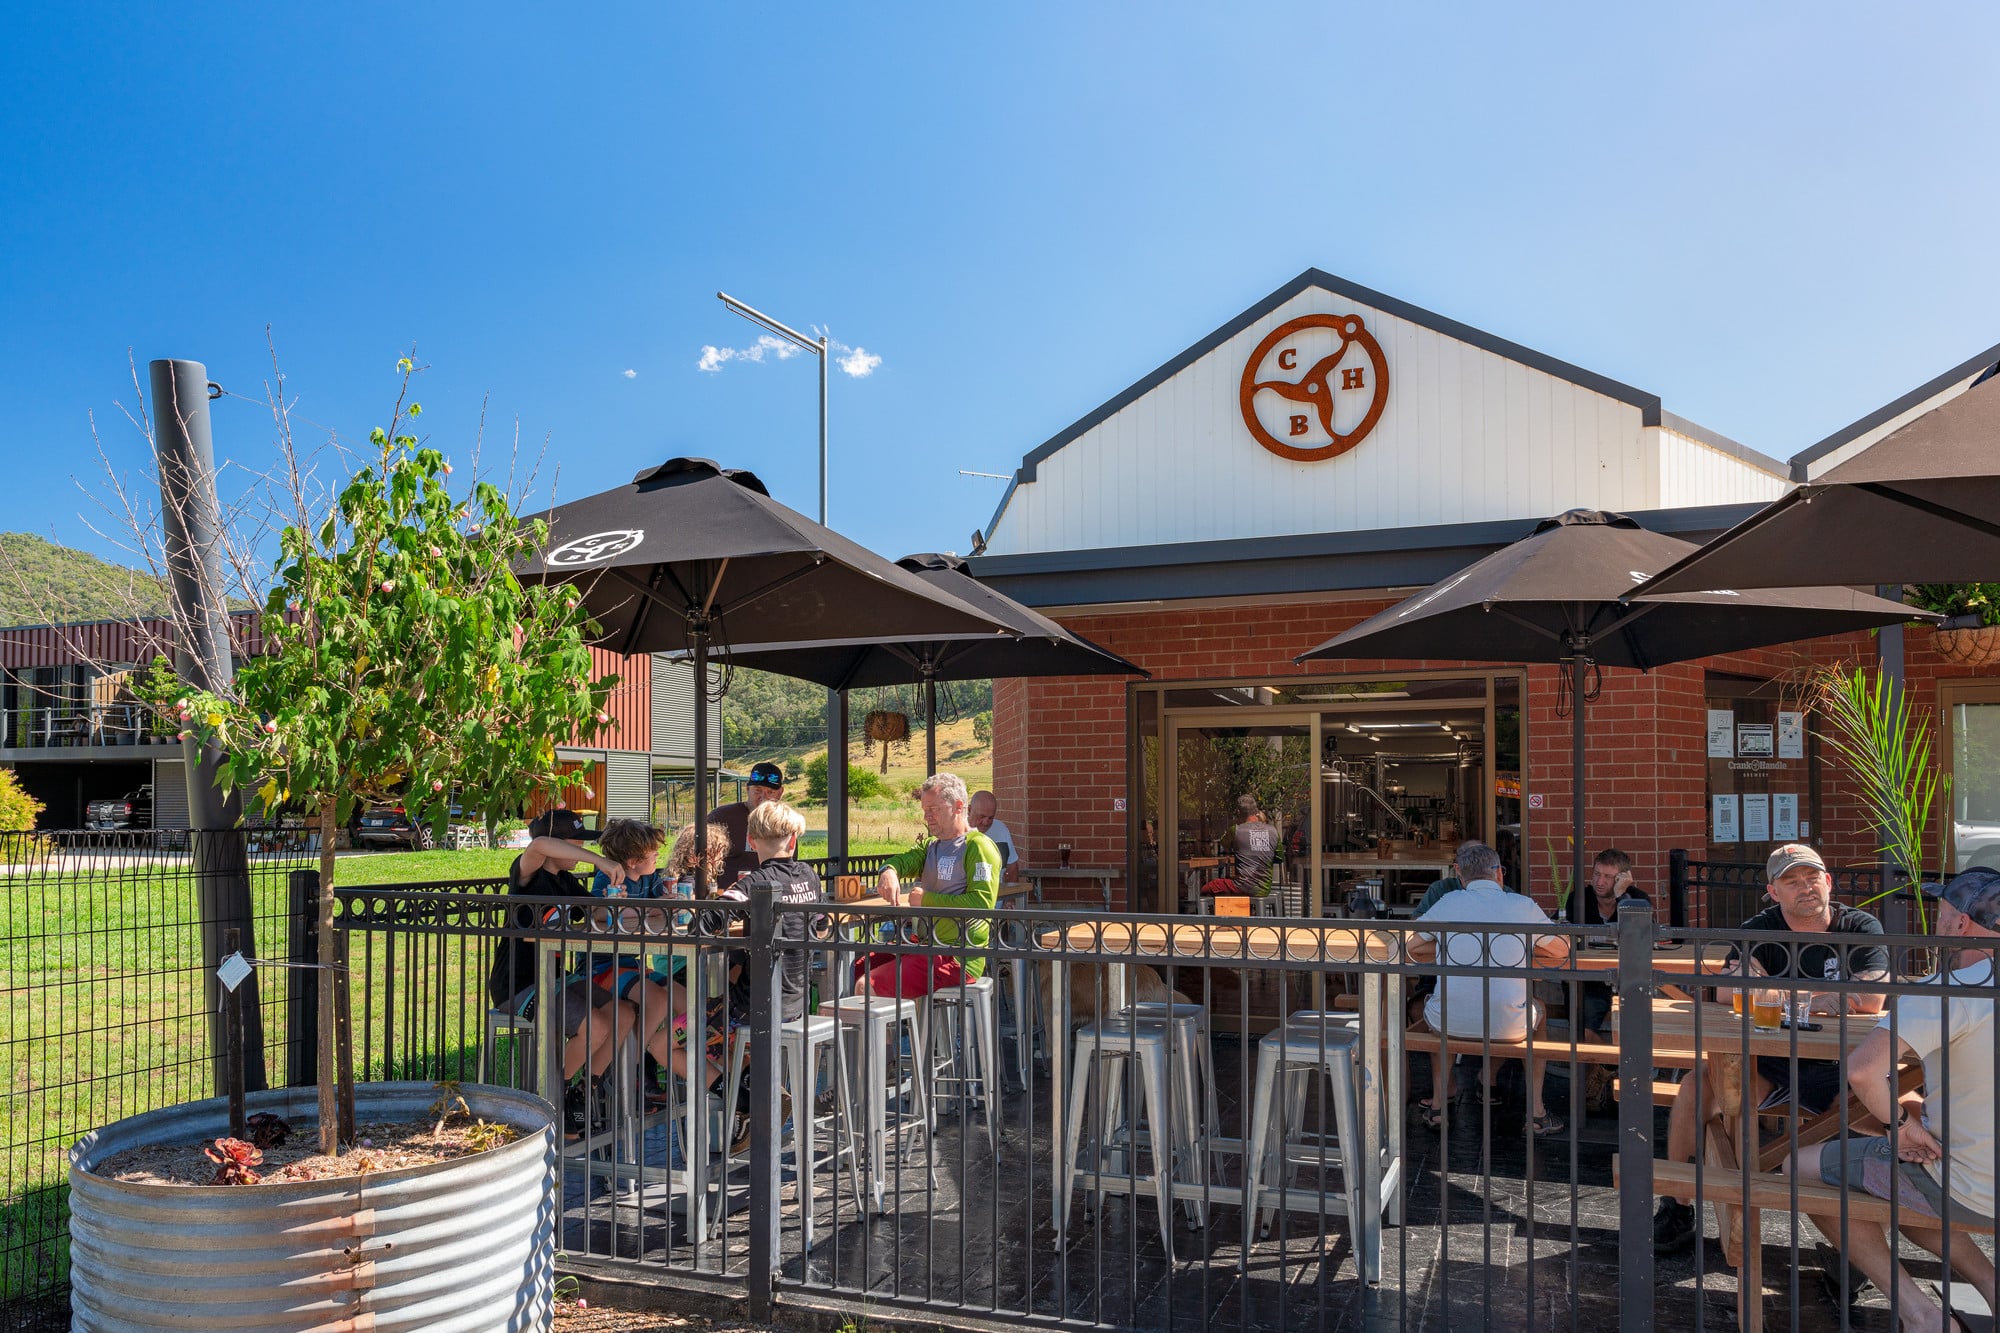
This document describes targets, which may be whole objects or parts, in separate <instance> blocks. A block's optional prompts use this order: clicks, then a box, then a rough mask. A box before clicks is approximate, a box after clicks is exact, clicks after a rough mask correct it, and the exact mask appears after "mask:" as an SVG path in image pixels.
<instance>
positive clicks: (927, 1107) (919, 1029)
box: [833, 995, 937, 1213]
mask: <svg viewBox="0 0 2000 1333" xmlns="http://www.w3.org/2000/svg"><path fill="white" fill-rule="evenodd" d="M924 1008H925V1006H923V1005H921V1004H919V1003H918V1002H917V1001H915V1000H904V999H898V998H897V997H895V996H893V995H844V996H842V997H841V998H840V999H838V1000H835V1001H834V1003H833V1016H834V1019H835V1020H836V1021H837V1022H838V1023H839V1024H840V1025H841V1027H842V1028H843V1029H844V1030H846V1031H847V1032H849V1033H852V1034H853V1035H854V1036H855V1038H856V1040H857V1043H858V1046H859V1054H858V1058H859V1061H860V1064H861V1087H860V1090H859V1091H860V1102H861V1111H862V1116H863V1119H864V1120H865V1121H866V1122H867V1131H866V1132H867V1142H868V1192H869V1195H870V1196H871V1197H872V1198H873V1199H874V1201H875V1211H876V1212H878V1213H879V1212H881V1211H882V1199H883V1188H884V1182H885V1180H886V1178H887V1175H888V1155H887V1151H886V1148H887V1138H888V1121H889V1115H888V1099H889V1097H892V1096H893V1097H898V1098H900V1097H902V1096H903V1095H905V1093H907V1094H908V1095H909V1097H910V1099H911V1101H912V1103H913V1105H914V1110H915V1114H916V1123H917V1124H918V1125H920V1126H921V1127H922V1128H923V1131H924V1156H925V1159H926V1161H927V1162H928V1161H929V1158H930V1156H931V1153H930V1141H931V1133H932V1130H933V1124H932V1120H931V1104H930V1089H929V1088H928V1087H926V1086H925V1084H926V1082H927V1080H926V1078H925V1077H924V1074H925V1070H924V1066H925V1064H926V1062H927V1057H926V1056H925V1055H924V1052H925V1051H927V1050H928V1049H929V1048H928V1046H926V1044H925V1042H926V1038H927V1037H928V1035H929V1034H928V1029H927V1024H926V1021H925V1015H924ZM905 1036H906V1037H907V1038H908V1040H909V1043H910V1057H911V1058H910V1072H909V1074H908V1076H907V1077H902V1076H900V1071H899V1077H898V1078H897V1080H896V1082H895V1085H894V1086H893V1087H891V1086H890V1083H889V1050H890V1047H891V1046H892V1045H895V1044H897V1043H899V1042H900V1041H901V1040H902V1038H904V1037H905ZM929 1170H930V1173H931V1178H932V1179H933V1180H934V1179H935V1178H936V1172H937V1168H936V1165H935V1164H934V1163H932V1164H931V1165H930V1167H929Z"/></svg>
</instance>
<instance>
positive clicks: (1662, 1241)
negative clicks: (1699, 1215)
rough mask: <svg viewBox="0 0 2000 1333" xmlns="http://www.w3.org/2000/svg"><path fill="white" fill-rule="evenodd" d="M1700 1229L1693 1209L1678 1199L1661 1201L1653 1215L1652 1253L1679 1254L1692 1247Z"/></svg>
mask: <svg viewBox="0 0 2000 1333" xmlns="http://www.w3.org/2000/svg"><path fill="white" fill-rule="evenodd" d="M1699 1230H1700V1228H1699V1227H1698V1226H1697V1224H1696V1221H1695V1215H1694V1209H1693V1208H1692V1207H1690V1206H1689V1205H1687V1204H1684V1203H1682V1202H1681V1201H1680V1200H1678V1199H1661V1200H1660V1207H1659V1211H1657V1212H1655V1213H1654V1214H1653V1253H1655V1254H1679V1253H1680V1252H1681V1251H1683V1250H1687V1249H1691V1248H1693V1246H1694V1238H1695V1236H1696V1234H1697V1233H1698V1232H1699Z"/></svg>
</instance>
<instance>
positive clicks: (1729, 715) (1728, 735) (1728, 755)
mask: <svg viewBox="0 0 2000 1333" xmlns="http://www.w3.org/2000/svg"><path fill="white" fill-rule="evenodd" d="M1708 757H1709V758H1710V759H1734V758H1735V757H1736V713H1735V711H1734V710H1732V709H1728V708H1711V709H1709V710H1708Z"/></svg>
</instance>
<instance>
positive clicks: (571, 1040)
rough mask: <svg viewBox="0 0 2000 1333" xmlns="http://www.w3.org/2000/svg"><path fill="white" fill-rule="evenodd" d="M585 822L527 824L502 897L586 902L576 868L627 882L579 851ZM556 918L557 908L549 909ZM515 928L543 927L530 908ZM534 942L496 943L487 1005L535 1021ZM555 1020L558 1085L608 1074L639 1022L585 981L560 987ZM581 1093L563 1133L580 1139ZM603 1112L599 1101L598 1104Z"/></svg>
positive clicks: (516, 914) (569, 813) (563, 817)
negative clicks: (582, 1075)
mask: <svg viewBox="0 0 2000 1333" xmlns="http://www.w3.org/2000/svg"><path fill="white" fill-rule="evenodd" d="M586 833H587V830H586V829H585V827H584V823H583V819H582V818H581V817H580V816H579V815H577V813H576V812H575V811H573V810H566V809H561V808H558V809H555V810H548V811H544V812H543V813H542V814H539V815H536V816H535V818H534V819H533V820H532V821H530V822H529V824H528V834H529V842H528V845H527V847H525V848H524V849H522V851H521V854H520V855H519V856H516V857H515V858H514V861H513V864H511V865H509V866H508V867H507V892H508V894H509V895H510V896H511V895H519V896H521V897H525V898H588V897H589V896H590V889H589V887H588V886H587V885H586V884H585V883H584V881H583V880H582V879H580V878H579V877H578V876H577V874H576V867H577V866H578V865H589V866H591V867H593V868H594V869H596V870H597V871H599V872H600V873H602V874H603V875H605V876H606V877H607V879H608V880H609V881H610V882H611V883H613V884H620V883H623V882H624V879H625V868H624V867H623V866H622V865H620V864H619V863H618V862H617V861H616V860H614V859H613V858H611V857H608V856H604V855H601V854H599V853H597V852H593V851H591V850H590V849H589V848H587V847H585V846H583V845H582V841H581V840H582V839H583V838H584V837H585V836H586ZM549 911H550V913H555V914H559V913H560V912H561V911H562V909H561V908H551V909H549ZM512 919H513V923H514V925H515V926H516V927H518V928H521V929H532V928H533V927H535V926H536V925H538V924H540V923H541V921H542V920H543V919H544V916H543V914H542V913H541V912H538V911H537V910H536V909H534V908H532V907H529V906H527V905H522V906H520V907H517V908H516V909H514V911H513V913H512ZM535 957H536V950H535V942H534V941H533V940H531V939H523V938H514V939H503V940H499V941H496V947H495V949H494V951H493V966H492V968H491V970H490V971H489V972H488V974H487V978H486V994H487V998H488V999H490V1000H491V1001H492V1002H493V1007H494V1008H496V1009H504V1010H506V1011H508V1012H509V1013H512V1014H514V1015H516V1016H517V1017H523V1018H528V1017H533V1016H534V1014H535V1009H536V983H537V978H536V976H535ZM556 1013H557V1014H558V1015H559V1019H558V1021H559V1022H560V1023H561V1025H562V1030H563V1037H564V1045H563V1058H562V1072H563V1078H564V1079H565V1080H568V1079H569V1078H571V1077H573V1076H574V1075H575V1074H576V1072H577V1071H578V1070H579V1069H583V1068H586V1067H587V1068H588V1069H589V1071H590V1075H591V1077H592V1078H597V1077H599V1076H601V1075H602V1074H603V1073H604V1072H605V1071H606V1070H607V1069H609V1068H610V1067H611V1060H612V1057H613V1056H614V1055H615V1054H616V1053H617V1050H618V1044H619V1043H620V1042H622V1041H624V1040H625V1037H626V1036H627V1034H629V1033H630V1032H631V1031H632V1030H633V1028H634V1027H635V1026H636V1024H637V1022H638V1018H639V1015H638V1011H637V1010H636V1009H634V1008H633V1007H632V1006H631V1005H629V1004H626V1003H624V1002H623V1001H621V1000H619V999H618V997H617V996H615V995H613V994H612V993H611V992H610V991H609V990H606V989H605V988H603V987H600V986H595V985H592V984H591V980H590V978H589V977H587V976H584V977H576V976H571V977H567V978H565V979H564V982H563V989H562V993H561V994H560V995H558V996H557V997H556ZM580 1093H581V1089H575V1088H572V1089H568V1090H567V1091H566V1092H565V1094H564V1117H565V1127H566V1130H567V1131H568V1132H569V1133H571V1134H577V1133H581V1132H582V1131H583V1129H584V1127H585V1120H586V1114H585V1112H586V1106H587V1100H586V1099H585V1098H584V1097H583V1096H581V1095H580ZM599 1101H600V1104H603V1099H602V1097H600V1098H599Z"/></svg>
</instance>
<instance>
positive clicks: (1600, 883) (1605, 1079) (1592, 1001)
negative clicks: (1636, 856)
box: [1563, 847, 1653, 1111]
mask: <svg viewBox="0 0 2000 1333" xmlns="http://www.w3.org/2000/svg"><path fill="white" fill-rule="evenodd" d="M1625 903H1643V904H1644V905H1645V906H1646V908H1647V910H1648V911H1650V910H1652V906H1653V900H1652V899H1651V898H1650V897H1648V896H1647V895H1646V894H1644V893H1642V892H1640V891H1639V888H1638V886H1637V885H1636V884H1634V883H1633V882H1632V858H1631V857H1629V856H1627V855H1626V854H1625V853H1623V852H1621V851H1619V850H1618V849H1617V848H1616V847H1607V848H1605V849H1604V850H1603V851H1601V852H1599V853H1598V854H1597V855H1596V857H1595V858H1593V859H1592V861H1591V863H1590V879H1589V881H1588V882H1586V883H1585V884H1584V886H1583V887H1582V888H1580V889H1576V890H1574V891H1572V892H1571V893H1570V895H1569V901H1568V902H1567V903H1565V904H1563V920H1565V921H1567V922H1569V923H1570V924H1571V925H1572V926H1608V925H1612V924H1614V923H1616V922H1617V920H1618V909H1619V908H1620V907H1621V906H1623V905H1624V904H1625ZM1575 993H1576V996H1577V1003H1578V1007H1579V1012H1578V1013H1577V1014H1575V1015H1574V1016H1573V1020H1572V1021H1574V1022H1575V1024H1576V1027H1577V1035H1578V1036H1579V1037H1580V1038H1581V1039H1582V1040H1584V1041H1596V1042H1602V1041H1607V1040H1609V1038H1608V1036H1607V1034H1608V1033H1609V1032H1610V1031H1611V1024H1610V1022H1609V1019H1610V1017H1611V984H1610V983H1609V982H1605V981H1583V982H1578V983H1576V992H1575ZM1614 1082H1615V1080H1614V1079H1613V1078H1612V1076H1611V1067H1610V1066H1609V1065H1591V1066H1590V1067H1589V1069H1588V1070H1587V1071H1586V1072H1585V1074H1584V1084H1583V1087H1584V1091H1583V1104H1584V1107H1585V1109H1587V1110H1590V1111H1606V1110H1609V1109H1610V1107H1611V1102H1612V1097H1611V1088H1612V1084H1613V1083H1614Z"/></svg>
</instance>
